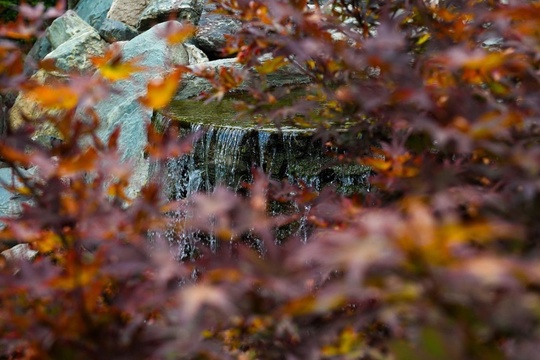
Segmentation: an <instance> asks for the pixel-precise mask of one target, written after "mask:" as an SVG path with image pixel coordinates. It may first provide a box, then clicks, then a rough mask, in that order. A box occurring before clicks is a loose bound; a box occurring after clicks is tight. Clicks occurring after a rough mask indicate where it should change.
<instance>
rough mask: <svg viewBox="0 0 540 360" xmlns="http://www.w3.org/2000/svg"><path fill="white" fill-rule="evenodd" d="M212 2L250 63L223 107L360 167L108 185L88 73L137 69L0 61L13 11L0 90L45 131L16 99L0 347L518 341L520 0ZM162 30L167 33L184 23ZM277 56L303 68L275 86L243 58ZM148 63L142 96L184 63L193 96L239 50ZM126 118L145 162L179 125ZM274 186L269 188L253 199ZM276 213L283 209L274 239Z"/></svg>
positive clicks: (533, 132) (267, 60) (530, 75)
mask: <svg viewBox="0 0 540 360" xmlns="http://www.w3.org/2000/svg"><path fill="white" fill-rule="evenodd" d="M218 5H219V9H220V11H221V12H224V13H227V14H230V15H232V16H235V17H237V18H238V19H239V20H241V21H242V22H243V27H242V30H241V31H240V33H239V34H238V35H237V36H235V37H230V38H229V39H228V44H227V46H226V48H225V49H224V52H226V53H237V59H238V61H240V62H241V63H243V64H244V65H246V66H249V67H254V69H255V71H257V72H258V74H259V77H258V79H257V80H253V79H251V82H250V84H252V86H251V87H250V88H249V89H248V92H249V94H250V99H251V100H250V101H249V102H246V103H244V104H239V109H242V110H243V111H245V112H248V113H250V114H254V115H255V114H257V115H263V116H265V117H266V118H267V119H268V120H269V121H273V122H275V123H277V124H278V125H281V124H292V125H296V126H310V127H315V128H316V129H317V132H316V136H317V137H318V138H320V139H322V140H323V141H322V144H324V146H325V147H326V149H327V150H328V155H329V156H332V157H333V158H334V159H335V162H336V163H346V164H363V165H368V166H370V167H371V169H372V176H371V177H370V183H371V185H372V187H371V188H370V191H366V192H365V193H363V194H355V195H353V196H348V197H346V196H343V195H340V194H338V193H336V192H335V191H334V190H333V189H332V188H331V187H327V188H325V189H323V190H322V191H320V192H318V191H316V190H315V189H312V188H310V187H309V186H307V185H305V184H302V183H301V182H299V184H300V185H293V184H290V183H288V182H286V181H283V182H279V181H276V180H275V179H270V178H269V177H268V176H267V175H266V174H264V173H262V172H261V171H259V170H256V169H255V170H254V171H253V182H252V183H250V184H245V189H244V191H243V194H244V195H238V194H235V193H233V192H231V191H229V190H227V189H224V188H217V189H216V190H215V191H214V192H212V193H209V194H203V193H197V194H194V195H192V196H190V197H189V198H186V199H182V200H179V201H176V202H171V201H169V200H168V199H165V198H164V195H163V191H162V189H161V187H162V181H161V179H160V177H159V176H156V177H155V178H154V179H151V181H149V182H148V183H147V184H146V185H145V186H144V187H143V188H142V189H141V191H140V194H139V196H137V197H135V198H131V197H129V196H127V195H126V194H127V193H128V188H129V182H130V180H131V172H132V170H131V169H130V166H129V164H126V163H122V162H120V156H119V154H118V153H117V138H118V134H119V133H118V131H116V132H115V133H113V135H112V136H111V138H110V139H109V141H108V142H107V143H105V142H103V141H102V140H100V139H99V138H98V137H97V135H96V129H97V128H98V126H99V119H98V118H97V116H95V114H93V113H92V111H91V105H92V104H93V103H95V102H98V101H100V99H102V98H103V97H105V96H107V94H108V91H110V85H111V83H114V82H115V81H118V80H122V79H125V78H126V77H128V76H130V74H132V73H134V72H137V71H145V69H142V68H140V67H138V66H137V63H136V61H124V60H123V59H122V57H121V55H120V53H119V52H118V51H117V50H115V49H114V48H113V49H111V50H110V52H109V53H107V54H106V55H105V56H104V57H103V58H99V59H95V60H94V65H95V66H96V67H97V68H98V69H99V74H101V76H94V77H81V76H73V75H72V76H71V80H70V81H68V82H59V83H53V84H46V85H39V84H33V83H31V82H29V81H28V80H27V79H25V78H24V76H23V75H22V69H21V68H20V66H19V67H17V66H14V65H13V64H17V63H18V62H19V61H20V59H21V57H22V54H21V53H20V52H18V50H17V48H18V45H17V43H16V42H15V41H14V40H17V39H20V38H21V37H25V36H27V35H28V34H29V33H31V32H32V31H33V30H32V29H36V27H34V26H32V24H33V23H32V21H28V20H29V19H25V21H24V22H20V24H24V25H25V26H22V25H21V26H14V25H13V24H8V25H2V26H1V27H0V34H2V36H4V37H6V38H7V40H5V41H2V42H0V91H1V92H6V91H11V90H18V91H23V92H25V93H26V94H28V96H32V97H34V98H35V99H36V100H37V101H38V102H39V103H40V104H41V106H43V107H45V108H48V109H56V110H60V111H61V114H60V115H58V116H54V117H51V118H48V119H42V120H43V121H44V122H49V123H51V124H53V125H54V126H55V127H56V128H57V129H58V132H59V134H61V137H62V139H63V141H62V142H58V143H54V144H52V146H51V147H50V148H47V147H44V146H42V145H40V144H39V143H37V142H35V141H33V140H32V138H31V135H32V132H33V131H34V127H35V124H33V123H31V122H28V123H27V124H25V125H24V126H23V127H21V128H18V129H12V128H8V133H7V135H6V136H5V138H3V139H2V144H1V146H0V156H1V157H2V159H3V161H4V162H5V163H6V164H7V165H8V166H10V167H11V168H12V169H13V172H14V177H16V178H17V179H18V181H17V182H14V183H12V184H6V186H10V187H11V189H12V191H14V192H17V193H19V195H20V196H25V197H26V198H28V199H29V203H28V204H25V205H23V207H22V212H21V214H20V215H19V216H17V217H15V218H5V219H3V220H2V221H3V222H4V224H5V227H4V228H3V229H2V230H1V231H0V239H2V241H3V242H5V243H8V242H16V243H21V244H25V245H27V246H29V247H30V248H31V249H33V250H35V251H37V256H36V257H35V258H34V259H33V260H24V259H21V260H19V261H15V262H13V261H11V262H9V261H8V262H6V263H4V264H3V266H2V268H1V269H0V285H1V289H2V290H1V292H0V303H1V305H2V306H1V307H0V335H1V336H0V353H2V355H3V356H5V357H7V358H14V359H16V358H40V359H64V358H66V359H68V358H69V359H71V358H77V359H95V358H110V359H116V358H118V359H120V358H130V359H138V358H141V359H163V358H167V359H168V358H171V359H225V358H236V359H388V360H389V359H505V358H508V359H534V358H536V357H537V353H538V349H537V348H538V346H539V345H538V344H540V332H539V329H540V326H539V325H540V294H539V289H540V287H539V285H540V262H539V260H538V253H539V246H538V236H539V235H540V223H539V222H538V221H537V219H538V216H539V214H540V194H539V190H540V182H539V181H538V179H539V175H540V174H539V172H540V166H539V160H540V158H539V155H540V148H539V144H540V142H539V140H540V139H539V137H538V136H539V134H538V119H539V115H540V108H539V107H540V99H539V96H540V92H539V91H538V89H539V88H540V87H539V80H540V78H539V73H538V72H539V63H538V52H539V49H540V47H539V41H540V38H539V34H538V29H539V28H540V23H539V22H540V7H539V6H538V4H537V3H536V2H534V1H533V2H531V1H512V2H508V3H507V2H503V1H494V0H485V1H467V0H457V1H451V0H448V1H443V0H440V1H439V2H437V3H434V2H427V1H422V0H416V1H385V2H383V1H345V0H340V1H338V0H335V1H328V2H325V3H324V4H318V3H317V2H316V3H315V4H314V5H311V4H308V3H307V1H302V0H295V1H282V0H265V1H261V0H249V1H247V0H234V1H233V0H222V1H218ZM27 13H28V12H27ZM33 20H34V21H36V22H37V21H39V19H38V17H35V18H33ZM15 24H16V23H15ZM29 29H30V30H29ZM164 36H166V37H167V38H168V39H170V41H173V42H174V41H176V40H175V39H184V38H185V37H186V36H187V34H184V33H179V34H164ZM285 66H295V67H297V68H298V69H300V70H301V71H302V72H303V73H304V74H305V75H307V76H309V77H310V79H311V82H310V84H309V85H308V86H306V87H305V89H304V91H305V94H306V95H305V96H303V97H301V98H299V99H298V100H296V101H295V102H294V103H293V104H291V105H290V106H286V107H285V106H284V107H278V108H276V106H275V104H276V100H277V99H279V98H280V97H282V96H284V95H285V93H286V92H288V91H292V90H294V89H284V88H280V89H272V88H270V87H268V86H267V84H266V81H265V79H266V76H267V75H268V74H270V73H273V72H275V71H278V70H280V69H281V68H283V67H285ZM171 70H172V71H171V73H170V75H169V76H166V77H165V78H164V79H162V80H159V81H154V82H152V83H150V84H148V92H147V94H145V95H143V96H141V98H140V101H141V103H142V104H144V105H145V106H147V107H150V108H154V109H159V108H162V107H164V106H165V103H166V100H170V98H171V97H172V96H173V94H174V92H175V89H176V86H177V83H178V81H179V79H180V78H181V77H182V75H183V74H184V73H187V72H194V73H195V75H198V76H202V77H205V78H206V79H208V80H210V82H211V83H212V84H213V85H214V87H215V92H214V93H212V94H208V99H209V101H211V100H214V99H218V100H219V99H221V98H222V97H223V96H225V95H226V93H227V92H229V91H230V90H233V89H234V88H235V87H237V86H239V85H240V84H242V83H243V82H242V77H243V76H245V75H246V74H247V73H248V72H243V71H227V70H225V69H223V70H219V71H203V70H200V69H195V70H193V69H189V68H184V67H177V68H175V69H171ZM81 113H85V114H86V117H84V118H81V117H80V116H79V114H81ZM88 118H90V119H93V121H88ZM148 137H149V144H150V145H149V146H148V148H147V153H148V157H149V158H150V159H151V160H152V161H154V162H155V163H156V164H160V163H161V164H163V163H164V162H165V161H166V160H167V159H168V158H169V157H171V156H179V155H181V154H183V153H186V152H187V151H189V150H190V146H191V144H192V143H193V141H192V139H191V138H188V139H183V140H181V139H179V138H178V130H177V129H175V127H174V126H172V127H170V128H169V129H167V130H166V131H164V132H159V131H157V130H156V129H154V128H153V126H149V127H148ZM31 167H35V168H36V169H37V174H36V175H34V176H32V177H28V176H27V175H25V174H26V173H25V172H24V171H23V170H25V169H26V168H31ZM21 184H22V185H21ZM279 206H281V207H282V208H286V209H288V210H287V211H283V212H281V213H280V214H273V213H272V212H271V211H270V209H271V208H275V207H279ZM283 227H289V228H291V227H292V228H295V227H296V228H297V230H298V231H292V232H290V233H292V235H291V236H289V237H287V238H286V239H281V238H279V237H278V232H279V230H280V229H282V228H283ZM304 235H305V236H306V237H304ZM216 243H217V244H218V245H216Z"/></svg>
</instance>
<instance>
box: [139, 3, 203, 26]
mask: <svg viewBox="0 0 540 360" xmlns="http://www.w3.org/2000/svg"><path fill="white" fill-rule="evenodd" d="M203 7H204V0H150V3H149V4H148V6H147V7H146V9H144V11H143V13H142V14H141V17H140V19H139V23H138V26H137V28H138V29H139V30H140V31H144V30H147V29H149V28H150V27H152V26H153V25H155V24H158V23H161V22H163V21H167V20H171V19H174V20H178V21H188V22H191V23H192V24H195V25H196V24H198V22H199V19H200V17H201V13H202V10H203Z"/></svg>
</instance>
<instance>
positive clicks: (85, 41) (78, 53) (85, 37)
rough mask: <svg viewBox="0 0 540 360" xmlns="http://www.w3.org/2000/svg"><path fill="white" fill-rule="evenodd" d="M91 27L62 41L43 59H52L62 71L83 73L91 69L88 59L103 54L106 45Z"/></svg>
mask: <svg viewBox="0 0 540 360" xmlns="http://www.w3.org/2000/svg"><path fill="white" fill-rule="evenodd" d="M91 29H92V30H91V31H87V32H83V33H79V34H77V35H76V36H73V37H72V38H70V39H69V40H68V41H66V42H64V43H62V44H61V45H60V46H58V47H57V48H56V49H54V50H53V51H52V52H50V53H49V54H48V55H47V56H45V60H48V59H51V60H54V61H55V64H56V67H57V68H58V69H61V70H64V71H69V72H79V73H84V72H87V71H89V70H91V69H92V68H93V65H92V62H91V60H90V59H91V58H92V57H95V56H101V55H103V54H104V53H105V48H106V46H107V43H106V42H105V41H103V40H102V39H101V37H100V36H99V34H98V33H97V31H96V30H94V29H93V28H91Z"/></svg>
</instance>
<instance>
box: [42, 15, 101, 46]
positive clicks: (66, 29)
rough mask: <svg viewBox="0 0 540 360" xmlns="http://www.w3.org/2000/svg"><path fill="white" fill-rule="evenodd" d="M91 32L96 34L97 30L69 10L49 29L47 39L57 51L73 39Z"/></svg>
mask: <svg viewBox="0 0 540 360" xmlns="http://www.w3.org/2000/svg"><path fill="white" fill-rule="evenodd" d="M91 31H94V32H95V29H94V28H93V27H91V26H90V25H88V24H87V23H86V21H84V20H83V19H81V18H80V17H79V15H77V13H75V11H73V10H68V11H66V13H65V14H64V15H62V16H60V17H59V18H58V19H56V20H54V21H53V22H52V24H51V26H49V27H48V28H47V39H49V42H50V43H51V47H52V48H53V49H56V48H57V47H58V46H60V45H62V44H63V43H65V42H66V41H68V40H69V39H71V38H72V37H74V36H76V35H78V34H81V33H84V32H91Z"/></svg>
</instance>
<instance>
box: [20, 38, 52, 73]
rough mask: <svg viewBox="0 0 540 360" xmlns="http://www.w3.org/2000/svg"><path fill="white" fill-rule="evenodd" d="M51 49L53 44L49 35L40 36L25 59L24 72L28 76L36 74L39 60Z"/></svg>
mask: <svg viewBox="0 0 540 360" xmlns="http://www.w3.org/2000/svg"><path fill="white" fill-rule="evenodd" d="M51 51H52V45H51V42H50V41H49V39H48V38H47V36H41V37H40V38H38V39H37V40H36V42H35V43H34V46H32V48H31V49H30V51H29V52H28V54H27V55H26V58H25V59H24V74H25V75H26V76H31V75H32V74H34V73H35V72H36V71H37V69H38V64H39V62H40V61H41V60H43V58H44V57H45V56H47V54H48V53H50V52H51Z"/></svg>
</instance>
